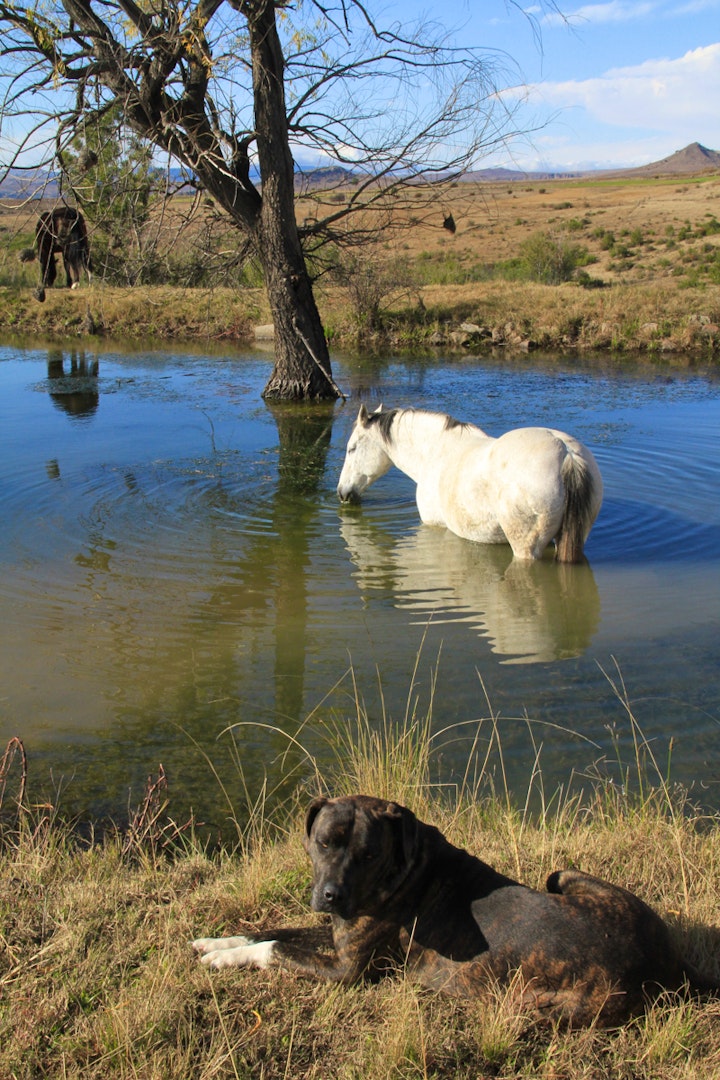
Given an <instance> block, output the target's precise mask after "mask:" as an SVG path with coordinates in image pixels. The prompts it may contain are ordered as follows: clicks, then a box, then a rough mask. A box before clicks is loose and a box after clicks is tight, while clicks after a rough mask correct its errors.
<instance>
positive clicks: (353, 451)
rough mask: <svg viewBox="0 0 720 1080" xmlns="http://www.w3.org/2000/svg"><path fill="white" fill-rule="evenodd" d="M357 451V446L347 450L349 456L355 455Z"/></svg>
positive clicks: (349, 447)
mask: <svg viewBox="0 0 720 1080" xmlns="http://www.w3.org/2000/svg"><path fill="white" fill-rule="evenodd" d="M356 450H357V445H356V446H348V448H347V452H348V454H354V453H355V451H356Z"/></svg>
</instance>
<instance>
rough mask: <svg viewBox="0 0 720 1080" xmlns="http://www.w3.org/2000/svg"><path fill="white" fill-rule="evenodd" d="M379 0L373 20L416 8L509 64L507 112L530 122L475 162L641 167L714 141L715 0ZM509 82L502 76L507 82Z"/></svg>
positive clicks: (718, 140)
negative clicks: (512, 71)
mask: <svg viewBox="0 0 720 1080" xmlns="http://www.w3.org/2000/svg"><path fill="white" fill-rule="evenodd" d="M559 6H560V11H561V12H562V15H563V16H564V18H561V17H560V16H559V15H558V14H557V13H554V12H553V11H552V9H550V8H548V7H547V6H546V7H544V8H543V7H540V6H539V5H536V4H534V3H533V2H532V0H530V3H528V4H527V5H526V6H523V5H522V4H518V5H517V6H515V5H513V4H512V3H510V2H507V3H505V2H503V0H443V3H442V4H438V3H435V4H433V5H432V7H430V6H426V5H424V4H423V3H422V2H420V3H417V2H413V0H388V2H387V3H385V4H383V2H382V0H379V2H377V3H376V4H374V5H373V11H376V12H378V13H380V12H382V13H383V15H384V17H385V18H388V17H390V18H398V19H400V20H404V19H407V20H412V21H415V20H417V19H418V18H419V17H422V16H423V15H425V16H427V18H428V19H429V20H433V21H435V22H441V23H442V24H443V26H444V27H446V28H447V29H448V30H454V31H457V33H456V38H457V41H458V43H459V44H463V45H474V46H478V47H481V48H487V49H498V50H501V51H503V52H505V53H507V54H508V56H509V57H510V58H511V59H512V60H513V61H514V63H515V65H516V66H517V69H518V72H519V80H518V82H519V83H520V82H522V84H524V88H525V91H524V92H525V95H526V97H525V99H524V102H523V104H522V106H521V109H520V112H519V115H518V121H519V123H520V124H521V125H524V126H526V127H528V128H530V127H534V126H535V125H536V124H540V125H542V126H541V128H540V130H537V131H535V132H534V134H532V136H530V137H529V138H525V139H518V140H516V141H514V142H513V143H512V144H511V145H510V146H509V147H508V150H507V152H502V151H501V152H497V151H496V152H494V153H493V155H492V158H491V159H489V160H488V161H486V162H483V164H484V165H499V164H503V165H511V166H513V165H514V166H516V167H520V168H526V169H537V168H546V167H554V168H564V169H579V168H594V167H600V168H611V167H614V166H621V167H627V166H632V165H643V164H647V163H648V162H651V161H657V160H658V159H660V158H663V157H666V156H667V155H669V154H672V153H674V152H675V151H676V150H681V149H682V148H683V147H684V146H687V144H688V143H690V142H699V143H702V144H703V145H704V146H707V147H709V148H710V149H712V150H720V0H607V2H598V3H593V2H585V3H583V2H580V0H560V5H559ZM511 82H512V79H510V81H509V82H508V83H507V85H508V86H510V85H511Z"/></svg>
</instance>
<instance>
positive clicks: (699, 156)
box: [602, 142, 720, 179]
mask: <svg viewBox="0 0 720 1080" xmlns="http://www.w3.org/2000/svg"><path fill="white" fill-rule="evenodd" d="M713 172H720V152H718V151H717V150H708V148H707V147H706V146H702V145H701V144H700V143H698V142H693V143H690V144H689V145H688V146H686V147H684V148H683V149H682V150H676V151H675V153H674V154H670V156H669V157H665V158H661V159H660V161H653V162H651V163H650V164H649V165H640V166H638V167H637V168H635V169H619V170H615V171H614V172H612V173H603V174H602V175H603V176H618V177H623V178H626V179H629V178H631V177H642V176H648V177H650V176H702V175H703V174H705V173H713Z"/></svg>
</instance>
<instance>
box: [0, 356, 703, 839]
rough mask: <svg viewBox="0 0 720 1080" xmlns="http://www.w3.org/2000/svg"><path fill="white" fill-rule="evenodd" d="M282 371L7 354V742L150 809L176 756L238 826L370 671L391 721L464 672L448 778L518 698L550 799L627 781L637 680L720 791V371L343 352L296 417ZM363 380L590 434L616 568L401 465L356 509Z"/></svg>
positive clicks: (513, 746) (526, 752)
mask: <svg viewBox="0 0 720 1080" xmlns="http://www.w3.org/2000/svg"><path fill="white" fill-rule="evenodd" d="M268 363H269V360H268V357H267V355H262V354H257V355H255V354H247V355H235V356H232V355H228V356H224V357H217V356H203V355H178V354H161V353H147V354H132V355H130V354H127V355H125V354H122V353H120V352H118V351H115V352H113V351H109V350H108V351H99V352H97V353H88V352H85V353H80V352H74V353H73V352H72V351H70V350H67V349H66V350H58V349H55V350H42V349H28V350H19V349H17V348H10V347H4V348H0V499H1V500H2V503H1V505H2V511H1V517H0V529H1V535H2V543H1V544H0V741H1V742H2V745H3V746H4V744H5V741H6V740H7V739H8V738H9V737H10V736H12V735H19V736H20V737H21V738H22V739H23V740H24V742H25V745H26V749H27V752H28V755H29V758H30V763H31V778H32V780H33V783H34V792H35V793H36V797H38V798H40V797H41V796H42V795H43V794H44V793H47V792H51V793H52V794H53V797H56V796H57V792H58V791H60V792H61V804H62V805H63V806H64V807H65V808H66V810H67V811H68V812H72V813H79V814H93V815H104V814H109V815H111V816H113V817H114V818H116V819H122V818H123V817H124V816H125V815H126V813H127V810H128V807H129V806H134V805H136V804H137V802H138V801H139V799H140V797H141V795H142V789H143V785H144V781H145V777H146V776H147V775H148V773H154V772H156V771H157V767H158V763H159V762H162V763H163V765H164V767H165V769H166V771H167V773H168V776H169V779H170V788H171V797H172V807H173V811H174V812H175V814H176V816H178V817H180V816H182V814H184V813H185V812H186V811H187V810H188V809H189V808H190V807H192V808H193V809H194V810H195V811H196V812H197V813H198V815H199V816H200V817H201V818H202V819H203V820H206V821H208V822H210V823H212V824H213V825H221V824H222V822H223V820H224V817H225V816H226V812H227V805H228V802H231V803H233V804H234V807H235V809H236V811H237V812H238V813H240V812H241V809H242V801H243V797H244V796H243V790H244V785H245V784H247V786H248V787H249V788H250V789H251V790H252V791H256V790H258V789H259V787H260V785H261V784H262V781H263V777H264V776H266V775H267V776H268V777H269V778H270V783H271V785H272V784H275V783H276V782H278V780H279V779H280V778H281V777H282V776H283V775H285V774H287V773H288V772H289V770H290V767H291V764H292V763H295V764H297V765H298V766H299V771H298V772H297V773H296V774H294V776H292V777H291V778H290V779H289V780H288V782H294V781H295V780H296V779H297V778H298V777H303V776H305V777H310V776H311V775H312V766H311V763H310V756H312V757H313V758H314V759H316V760H317V761H319V762H320V764H321V765H322V766H323V767H327V765H328V763H332V764H336V762H335V759H334V752H333V751H332V750H331V749H330V748H329V742H328V738H329V737H328V730H329V728H330V727H331V726H332V724H333V723H335V722H338V721H339V722H340V723H341V724H344V723H345V722H346V721H345V718H346V717H352V716H353V714H354V712H355V705H354V703H353V700H352V697H353V681H354V684H355V685H356V686H357V687H358V688H359V692H360V693H361V695H362V697H363V699H364V703H365V706H366V708H367V710H368V713H369V715H370V717H371V719H372V721H373V722H379V718H380V715H381V712H382V709H383V707H384V709H385V710H386V712H389V713H391V714H392V715H393V716H395V717H397V718H400V717H401V716H402V715H403V713H404V711H405V709H406V707H407V702H408V695H409V693H410V687H411V682H412V679H413V672H414V671H415V689H414V691H413V692H412V694H411V695H410V696H411V698H412V699H413V700H414V697H417V699H418V708H419V709H420V711H422V710H423V709H424V708H426V707H427V704H428V700H429V697H430V693H431V686H432V684H433V680H434V679H435V680H436V684H435V686H434V701H433V717H434V721H433V722H434V725H435V729H436V730H437V731H442V732H443V733H444V734H443V735H442V736H438V740H437V742H438V746H441V747H442V751H441V753H439V755H438V768H439V770H440V776H441V778H442V780H443V781H444V782H453V781H456V780H458V779H459V778H461V777H462V775H463V774H464V770H465V764H466V759H467V752H468V747H469V746H470V744H471V741H472V739H473V738H474V737H475V735H476V732H477V723H476V722H477V721H478V720H479V719H481V718H487V717H489V716H490V715H491V713H492V714H493V715H494V716H495V717H496V718H497V724H498V728H499V730H500V732H501V736H502V745H503V751H504V753H503V757H504V765H505V770H506V773H507V776H508V778H509V781H510V783H511V785H512V787H513V790H514V792H515V794H516V796H517V797H518V798H523V797H524V791H525V789H526V786H527V784H528V781H529V778H530V776H531V774H532V772H533V765H534V761H535V758H536V755H537V754H538V753H539V754H540V763H541V767H542V775H543V782H544V783H545V786H546V789H547V790H552V789H554V787H555V786H556V785H557V784H558V783H564V782H566V781H567V780H568V778H569V777H570V775H571V773H572V772H573V770H574V771H575V773H576V774H590V775H593V774H594V773H595V772H597V771H598V770H600V771H601V772H603V773H605V774H608V775H612V776H613V777H614V779H616V780H620V779H621V772H622V770H621V768H620V767H619V766H616V765H614V764H613V762H614V761H615V758H619V759H620V761H621V762H624V761H631V760H632V759H633V756H634V755H633V750H632V738H631V733H630V730H629V727H628V724H627V722H626V715H625V710H624V708H623V705H622V703H621V701H620V700H619V698H618V693H617V690H618V689H619V690H621V682H622V683H624V687H625V691H626V693H627V695H628V698H629V699H630V703H631V707H632V711H633V713H634V715H635V717H636V719H637V720H638V722H639V723H640V725H641V727H642V731H643V734H644V736H645V737H646V738H647V739H648V740H649V742H650V746H651V748H652V752H653V754H654V755H655V756H656V759H657V760H658V762H660V763H661V764H662V766H663V767H664V766H665V765H666V764H667V762H668V759H669V757H671V758H672V765H671V775H672V777H673V778H674V779H675V780H677V781H679V782H682V783H684V784H687V785H689V786H691V787H692V788H693V792H694V794H695V795H696V797H698V798H700V799H701V800H702V801H703V803H704V804H706V805H709V806H711V807H715V808H717V807H720V789H719V787H718V783H719V781H720V765H719V764H718V763H719V761H720V753H719V751H720V727H719V718H720V708H719V700H720V694H719V690H720V665H718V612H719V611H720V499H719V498H718V491H719V487H720V383H719V382H718V380H717V379H715V378H713V377H712V376H710V375H708V374H702V373H693V372H691V371H690V372H672V373H671V372H666V371H652V370H649V371H648V370H645V371H633V370H628V369H623V368H621V367H615V368H609V367H603V366H602V365H596V366H595V367H594V368H593V367H592V366H585V365H584V364H582V363H581V362H580V361H574V360H566V361H563V362H557V361H556V362H552V363H551V362H549V361H538V360H535V359H533V360H532V361H530V360H528V361H523V362H517V361H509V360H508V361H499V360H491V361H488V360H480V359H472V358H463V359H462V360H460V361H448V360H445V359H442V358H441V359H435V360H424V361H422V360H420V361H418V360H415V361H403V360H400V359H391V360H387V361H374V362H372V363H367V362H366V363H360V362H353V361H349V360H348V361H342V360H338V361H337V362H336V377H337V379H338V381H339V383H340V384H341V385H342V386H344V387H345V388H346V389H347V390H348V391H349V392H350V394H351V399H350V401H349V402H348V403H347V404H346V405H345V406H340V405H338V406H337V407H336V408H335V410H334V411H333V410H327V409H309V410H287V409H284V410H283V409H279V410H278V409H276V410H273V411H270V410H269V409H268V408H266V406H265V405H264V404H263V402H262V400H261V398H260V393H261V390H262V387H263V386H264V384H265V382H266V379H267V372H268ZM360 400H364V401H366V402H367V403H368V405H369V406H370V407H375V405H376V404H377V402H378V401H380V400H382V401H383V402H384V403H385V405H386V406H388V407H391V406H395V405H416V406H422V407H426V408H431V409H439V410H442V411H446V412H450V413H452V414H453V415H455V416H457V417H458V418H460V419H463V420H472V421H473V422H475V423H477V424H479V425H480V426H481V427H483V428H484V429H485V430H487V431H488V432H490V433H491V434H500V433H501V432H502V431H504V430H506V429H507V428H509V427H513V426H518V425H520V424H548V425H551V426H553V427H560V428H563V429H565V430H567V431H570V432H571V433H573V434H574V435H576V436H577V437H579V438H580V439H581V440H582V441H584V442H586V443H587V444H588V445H589V446H590V447H591V448H592V450H593V452H594V453H595V455H596V457H597V459H598V462H599V464H600V468H601V470H602V473H603V478H604V482H605V503H604V505H603V509H602V511H601V515H600V518H599V519H598V522H597V523H596V526H595V528H594V530H593V532H592V534H591V537H590V540H589V543H588V545H587V556H588V564H587V565H585V566H579V567H574V566H571V567H561V566H557V565H555V564H554V563H553V562H552V561H550V560H547V561H543V562H542V563H540V564H537V565H533V566H529V567H528V566H524V565H522V564H519V563H516V562H513V561H512V559H511V557H510V550H509V548H507V549H506V548H504V547H487V548H486V547H480V546H476V545H473V544H470V543H467V542H464V541H461V540H459V539H457V538H456V537H454V536H452V535H451V534H449V533H447V532H446V531H444V530H437V529H431V528H427V527H425V526H422V525H420V523H419V521H418V517H417V511H416V508H415V503H414V492H413V486H412V484H411V482H410V481H409V480H408V479H407V478H406V477H404V476H402V475H401V474H399V473H397V472H395V471H391V472H390V473H389V474H388V475H387V476H386V477H385V478H384V479H383V480H381V481H379V482H378V483H377V484H376V485H375V486H374V487H373V488H371V490H370V491H369V492H368V493H367V496H366V498H365V501H364V503H363V506H362V507H361V508H352V509H344V508H341V507H340V506H339V505H338V503H337V498H336V495H335V485H336V483H337V477H338V474H339V471H340V467H341V464H342V459H343V453H344V445H345V442H346V440H347V437H348V434H349V431H350V428H351V426H352V422H353V420H354V417H355V414H356V412H357V407H358V402H359V401H360ZM418 654H420V661H419V663H418V662H417V657H418ZM416 664H417V666H416ZM350 667H352V671H353V678H349V677H345V678H343V676H344V673H346V672H347V671H348V669H349V668H350ZM611 679H612V680H613V681H614V683H615V685H616V689H613V686H612V685H611V682H610V680H611ZM336 684H339V685H336ZM380 687H381V689H379V688H380ZM334 688H335V689H334ZM309 715H310V717H311V719H310V721H309V722H307V723H305V721H306V718H307V717H308V716H309ZM302 725H304V726H302ZM301 726H302V727H301ZM230 728H232V734H230V733H229V730H228V729H230ZM491 729H492V724H491V723H490V722H489V721H488V720H487V719H485V722H484V723H483V725H482V726H481V730H480V738H479V742H478V746H479V748H480V752H481V754H482V752H483V750H484V748H486V747H487V745H488V741H489V740H490V738H491ZM298 732H299V743H300V744H301V746H302V752H299V751H298V752H292V753H291V754H290V756H289V757H285V756H284V752H285V751H286V750H287V749H288V739H287V734H290V735H295V734H296V733H298ZM284 733H285V734H284ZM0 749H1V747H0ZM306 754H307V755H308V756H307V757H306V756H304V755H306ZM603 759H609V763H608V762H607V761H606V762H605V763H602V761H603ZM598 763H600V764H598ZM496 767H499V766H497V765H496ZM241 773H242V778H241ZM223 787H224V789H225V793H224V792H223Z"/></svg>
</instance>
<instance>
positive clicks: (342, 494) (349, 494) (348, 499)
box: [337, 484, 360, 503]
mask: <svg viewBox="0 0 720 1080" xmlns="http://www.w3.org/2000/svg"><path fill="white" fill-rule="evenodd" d="M337 495H338V499H339V500H340V502H341V503H358V502H360V497H359V495H358V494H357V491H356V490H355V488H351V487H349V488H346V487H343V486H342V484H338V486H337Z"/></svg>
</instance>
